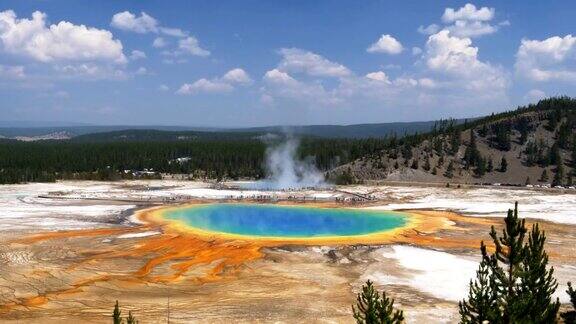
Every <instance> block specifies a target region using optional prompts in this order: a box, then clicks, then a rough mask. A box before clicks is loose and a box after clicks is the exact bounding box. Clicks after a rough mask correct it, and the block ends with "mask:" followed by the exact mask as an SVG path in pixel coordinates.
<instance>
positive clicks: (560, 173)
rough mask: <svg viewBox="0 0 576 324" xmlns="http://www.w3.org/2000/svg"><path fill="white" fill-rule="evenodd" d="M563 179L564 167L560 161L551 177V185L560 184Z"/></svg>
mask: <svg viewBox="0 0 576 324" xmlns="http://www.w3.org/2000/svg"><path fill="white" fill-rule="evenodd" d="M563 181H564V167H563V166H562V163H560V164H558V166H557V167H556V173H554V178H553V179H552V186H561V185H562V184H563Z"/></svg>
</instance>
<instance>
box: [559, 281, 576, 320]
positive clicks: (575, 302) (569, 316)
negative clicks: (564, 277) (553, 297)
mask: <svg viewBox="0 0 576 324" xmlns="http://www.w3.org/2000/svg"><path fill="white" fill-rule="evenodd" d="M566 293H567V294H568V295H569V296H570V302H571V303H572V310H571V311H568V312H565V313H563V314H562V318H563V319H564V323H566V324H573V323H576V290H574V288H572V283H570V282H569V283H568V290H566Z"/></svg>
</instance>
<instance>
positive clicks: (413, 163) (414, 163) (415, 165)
mask: <svg viewBox="0 0 576 324" xmlns="http://www.w3.org/2000/svg"><path fill="white" fill-rule="evenodd" d="M410 167H411V168H412V169H414V170H416V169H418V158H415V159H414V160H413V161H412V165H411V166H410Z"/></svg>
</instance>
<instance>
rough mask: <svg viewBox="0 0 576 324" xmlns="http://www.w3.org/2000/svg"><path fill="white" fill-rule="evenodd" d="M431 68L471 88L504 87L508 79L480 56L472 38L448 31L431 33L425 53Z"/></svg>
mask: <svg viewBox="0 0 576 324" xmlns="http://www.w3.org/2000/svg"><path fill="white" fill-rule="evenodd" d="M424 58H425V60H426V65H427V67H428V68H429V69H430V70H431V71H433V72H436V73H439V74H441V75H444V76H447V77H449V78H451V79H452V81H455V82H463V81H465V82H464V83H463V86H465V87H467V88H469V89H476V90H488V89H492V90H495V89H499V90H502V89H504V88H506V87H507V85H508V80H507V77H506V75H505V73H504V72H503V71H501V70H500V69H499V68H496V67H494V66H492V65H491V64H489V63H487V62H482V61H480V60H479V59H478V48H477V47H474V46H472V40H471V39H470V38H459V37H455V36H451V35H450V32H449V31H447V30H442V31H440V32H438V33H437V34H434V35H431V36H430V37H429V38H428V41H427V42H426V53H425V54H424Z"/></svg>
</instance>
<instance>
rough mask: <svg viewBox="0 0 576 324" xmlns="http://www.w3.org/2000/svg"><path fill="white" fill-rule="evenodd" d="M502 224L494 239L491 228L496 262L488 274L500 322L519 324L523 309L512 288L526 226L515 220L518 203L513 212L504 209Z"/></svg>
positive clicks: (517, 278)
mask: <svg viewBox="0 0 576 324" xmlns="http://www.w3.org/2000/svg"><path fill="white" fill-rule="evenodd" d="M504 224H505V225H504V229H503V230H502V235H501V236H498V234H497V233H496V229H495V228H494V226H492V230H491V231H490V237H492V241H493V243H494V246H495V252H494V256H495V257H496V260H497V261H498V263H497V264H496V265H495V266H494V267H493V268H492V273H493V275H494V280H496V282H497V283H498V293H499V300H498V303H499V305H500V309H501V312H502V314H501V317H502V319H503V321H504V323H521V322H519V321H518V320H519V319H520V318H521V317H522V311H523V310H524V309H523V307H521V305H522V302H523V301H522V300H521V299H520V298H519V297H518V296H517V294H516V291H515V288H516V284H517V282H518V281H519V280H520V276H521V274H522V272H521V271H522V268H521V266H522V261H523V259H524V237H525V235H526V227H525V226H524V220H523V219H519V218H518V203H516V204H515V206H514V211H512V210H508V215H507V216H506V219H505V220H504ZM499 264H503V265H504V267H501V266H500V265H499Z"/></svg>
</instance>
